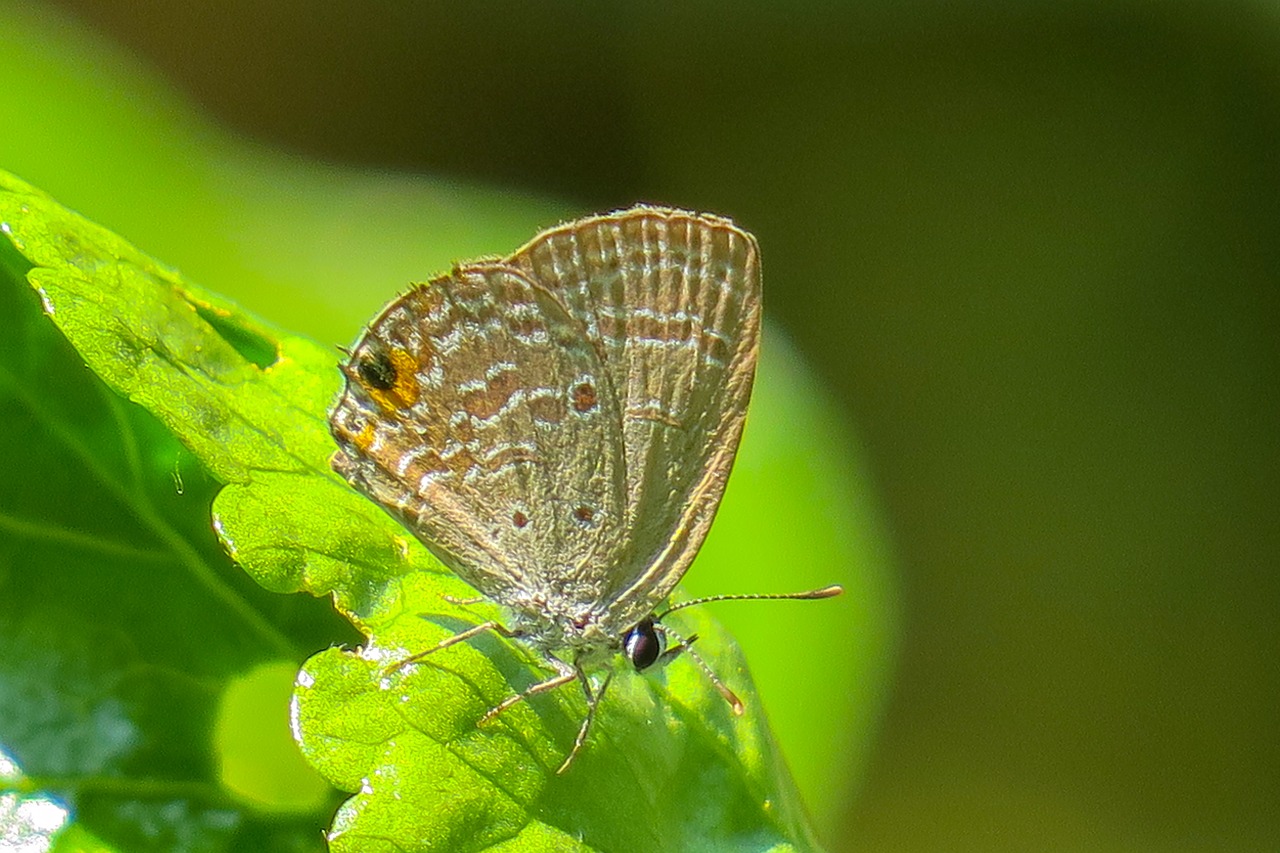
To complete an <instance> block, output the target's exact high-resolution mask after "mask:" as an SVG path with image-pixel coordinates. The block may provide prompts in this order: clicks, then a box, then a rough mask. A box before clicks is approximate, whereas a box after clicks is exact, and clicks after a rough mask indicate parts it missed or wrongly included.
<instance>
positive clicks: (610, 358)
mask: <svg viewBox="0 0 1280 853" xmlns="http://www.w3.org/2000/svg"><path fill="white" fill-rule="evenodd" d="M760 291H761V277H760V252H759V247H758V245H757V243H756V240H755V238H754V237H753V236H752V235H751V234H750V233H748V232H747V231H744V230H742V229H741V228H738V227H737V226H736V225H734V224H733V223H732V222H731V221H730V220H728V219H724V218H721V217H718V216H713V215H709V214H697V213H691V212H688V211H683V210H675V209H669V208H661V207H651V206H644V205H641V206H636V207H633V208H630V209H627V210H621V211H616V212H613V213H608V214H603V215H597V216H590V217H586V218H583V219H579V220H576V221H573V222H569V223H567V224H563V225H560V226H558V227H556V228H551V229H549V230H546V231H543V232H542V233H540V234H538V235H537V236H535V237H534V238H533V239H532V240H531V241H530V242H528V243H527V244H525V245H524V246H522V247H521V248H519V249H517V250H516V251H515V252H514V253H513V254H511V255H509V256H507V257H505V258H498V259H485V260H478V261H474V262H468V263H461V264H457V265H455V266H454V268H453V269H452V270H451V271H450V272H449V273H447V274H445V275H442V276H440V277H438V278H435V279H433V280H431V281H429V282H427V283H426V284H422V285H418V286H416V287H414V288H413V289H412V290H410V291H409V292H407V293H405V294H403V295H402V296H400V297H398V298H397V299H395V300H394V301H392V302H391V303H390V304H389V305H387V306H386V307H385V308H384V309H383V311H382V312H381V313H380V314H379V315H378V316H377V317H376V318H374V320H373V321H372V322H371V323H370V324H369V326H368V328H367V329H366V330H365V331H364V333H363V334H362V335H361V337H360V338H359V340H358V341H357V342H356V344H355V345H354V346H353V347H352V348H351V349H350V350H349V351H348V359H347V361H346V363H345V364H344V365H343V366H342V371H343V374H344V375H345V377H346V384H345V387H344V389H343V391H342V394H341V396H340V398H339V400H338V402H337V404H336V405H335V406H334V408H333V410H332V412H331V414H330V419H329V423H330V428H331V431H332V433H333V436H334V438H335V439H336V441H337V443H338V447H339V450H338V451H337V453H335V454H334V456H333V460H332V465H333V468H334V470H336V471H337V472H338V473H339V474H340V475H342V476H343V477H344V478H345V479H346V480H347V481H348V482H349V483H350V484H351V485H352V486H353V487H354V488H355V489H357V490H358V491H359V492H361V493H362V494H364V495H365V496H367V497H368V498H369V499H370V500H372V501H373V502H374V503H375V504H377V505H378V506H380V507H381V508H382V509H384V510H385V511H386V512H388V513H389V514H390V515H391V516H393V517H394V518H396V519H397V520H399V521H400V522H401V523H402V524H403V525H404V526H405V527H406V528H408V529H409V530H410V531H411V532H412V533H413V534H414V535H415V536H416V537H417V538H418V539H419V540H421V541H422V543H423V544H424V545H426V547H427V548H428V549H429V550H430V551H431V553H432V554H434V555H435V556H436V557H437V558H438V559H439V560H440V561H441V562H443V563H444V564H445V565H446V566H448V567H449V568H450V569H452V570H453V571H454V572H455V573H456V574H457V575H458V576H459V577H460V578H462V580H464V581H466V582H467V583H468V584H470V585H471V586H472V587H474V588H475V589H476V590H477V591H478V592H480V593H481V594H482V596H483V597H484V598H486V599H489V600H491V601H493V602H496V603H497V604H499V605H501V606H502V607H503V608H504V611H505V613H506V614H508V616H509V618H508V619H507V620H505V624H504V622H500V621H498V620H491V621H486V622H482V623H480V624H477V625H475V626H472V627H470V628H468V629H466V630H464V631H462V632H460V633H458V634H455V635H454V636H452V637H449V638H448V639H446V640H444V641H442V642H441V643H439V644H437V645H436V646H433V647H432V648H429V649H427V650H425V651H422V652H419V653H417V654H414V655H412V656H410V657H408V658H405V659H403V660H401V661H399V662H398V663H396V664H394V665H393V666H392V667H391V668H390V670H389V671H394V670H397V669H400V668H402V667H403V666H406V665H408V664H410V663H413V662H416V661H418V660H421V659H423V658H424V657H426V656H428V655H430V654H433V653H435V652H437V651H439V650H441V649H443V648H447V647H448V646H450V645H453V644H455V643H458V642H462V641H464V640H467V639H469V638H471V637H474V636H477V635H479V634H481V633H484V632H486V631H494V632H497V633H500V634H502V635H504V636H506V637H508V638H511V639H513V640H515V641H517V642H521V643H524V644H525V645H527V646H529V647H531V648H533V649H534V650H536V651H537V652H538V653H539V654H540V655H541V657H542V658H543V660H545V662H546V664H547V665H548V668H549V669H550V670H552V671H553V672H554V674H553V675H551V676H549V677H548V678H546V679H544V680H542V681H539V682H537V683H535V684H534V685H532V686H531V687H529V688H527V689H525V690H523V691H522V692H519V693H516V694H513V695H512V696H510V697H509V698H507V699H506V700H504V701H503V702H501V703H499V704H498V705H496V706H495V707H493V708H491V709H490V710H489V711H488V713H486V714H485V715H484V716H483V717H482V718H481V722H482V723H483V722H485V721H487V720H490V719H493V718H494V717H496V716H497V715H498V714H500V713H502V712H503V711H504V710H506V709H507V708H509V707H511V706H512V705H514V704H516V703H517V702H520V701H523V700H525V699H528V698H529V697H530V696H534V695H536V694H539V693H543V692H546V691H548V690H552V689H554V688H556V687H560V686H562V685H566V684H570V683H572V682H574V681H577V682H579V683H580V684H581V685H582V689H583V691H584V693H585V695H586V700H587V714H586V716H585V718H584V719H583V721H582V724H581V726H580V728H579V731H578V734H577V737H576V738H575V740H574V743H573V747H572V749H571V750H570V751H569V753H568V755H567V757H566V758H565V760H564V762H563V764H562V765H561V766H560V768H559V770H558V771H557V772H564V771H565V770H566V769H568V767H569V766H570V764H571V763H572V761H573V758H574V756H576V755H577V754H578V752H579V750H580V749H581V748H582V746H583V744H584V743H585V742H586V739H587V735H588V732H589V731H590V728H591V724H592V720H593V719H594V717H595V712H596V708H597V707H598V706H599V703H600V700H601V698H602V697H603V695H604V693H605V690H606V689H607V688H608V685H609V681H610V679H611V678H612V677H613V669H612V668H611V667H610V668H609V672H608V675H607V676H606V677H605V679H604V681H603V682H602V683H601V684H600V686H599V687H598V688H596V687H593V685H592V683H591V680H590V678H589V677H588V673H589V672H590V671H592V670H596V669H599V668H604V667H607V665H608V664H609V663H610V661H611V660H612V659H613V658H614V657H615V656H616V655H618V654H622V655H623V656H624V657H625V658H626V659H627V660H628V661H629V662H630V664H631V666H632V668H634V669H635V670H636V671H644V670H647V669H650V668H652V667H655V666H660V665H662V664H665V663H667V662H669V661H670V660H672V659H674V658H675V657H677V656H679V655H681V654H688V655H689V656H690V657H691V658H693V659H694V660H695V661H696V662H697V663H698V664H699V665H700V666H701V668H702V669H703V671H704V672H705V673H706V674H707V676H708V677H709V678H710V680H711V682H712V684H713V685H714V686H715V687H716V689H717V690H718V691H719V692H720V694H721V695H722V696H724V697H725V699H726V700H727V701H728V702H729V703H730V705H731V706H732V707H733V709H734V711H735V712H736V713H741V712H742V703H741V701H740V700H739V699H738V698H737V696H735V695H734V694H733V693H732V691H730V690H729V689H728V688H727V687H726V686H725V685H724V684H723V682H721V680H720V679H719V678H717V677H716V675H715V674H714V672H712V670H711V669H710V667H708V666H707V665H706V663H705V662H704V661H702V659H701V658H700V657H699V656H698V655H697V654H696V653H695V652H694V651H693V650H692V649H691V645H692V643H693V642H694V641H695V640H696V639H697V638H696V635H695V636H690V637H687V638H682V637H679V636H678V635H677V634H676V633H675V632H674V631H673V630H672V629H671V628H670V627H668V626H665V625H663V623H662V619H663V617H665V616H666V615H668V614H669V613H671V612H673V611H675V610H679V609H681V608H684V607H688V606H691V605H694V604H701V603H705V602H707V601H716V600H726V599H761V598H772V599H784V598H785V599H817V598H828V597H831V596H834V595H838V594H839V593H840V592H841V588H840V587H839V586H829V587H825V588H823V589H818V590H812V591H808V592H800V593H782V594H764V595H752V594H748V595H722V596H711V597H708V598H702V599H696V600H692V601H685V602H682V603H680V604H677V605H674V606H670V607H666V608H665V609H662V604H663V602H665V601H666V600H667V597H668V595H669V594H670V593H671V592H672V590H673V589H674V588H675V586H676V584H677V583H678V582H679V581H680V579H681V577H682V576H683V575H684V573H685V571H686V570H687V569H688V568H689V565H690V563H692V562H693V559H694V557H695V556H696V555H697V553H698V549H699V548H700V547H701V545H702V543H703V540H704V539H705V538H706V535H707V532H708V530H709V529H710V527H711V523H712V520H713V519H714V517H715V514H716V510H717V508H718V507H719V505H720V499H721V496H722V495H723V494H724V489H725V483H726V482H727V480H728V478H729V472H730V469H731V467H732V465H733V460H734V456H735V454H736V453H737V449H738V442H739V439H740V437H741V434H742V427H743V423H744V421H745V418H746V414H747V404H748V401H749V399H750V396H751V386H752V383H753V381H754V377H755V369H756V361H757V356H758V353H759V341H760V315H761V293H760ZM673 641H674V642H673Z"/></svg>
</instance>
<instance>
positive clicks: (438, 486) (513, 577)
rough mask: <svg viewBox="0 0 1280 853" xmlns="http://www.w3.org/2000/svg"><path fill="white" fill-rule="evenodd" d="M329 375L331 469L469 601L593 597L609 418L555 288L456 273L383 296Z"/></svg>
mask: <svg viewBox="0 0 1280 853" xmlns="http://www.w3.org/2000/svg"><path fill="white" fill-rule="evenodd" d="M344 372H345V373H346V376H347V384H346V388H345V389H344V392H343V395H342V397H341V398H340V400H339V402H338V404H337V406H336V407H335V408H334V410H333V412H332V414H331V416H330V426H331V430H332V432H333V434H334V436H335V438H336V439H337V441H338V445H339V447H340V450H339V452H338V453H337V454H335V456H334V460H333V467H334V469H335V470H337V471H338V472H339V473H340V474H342V475H343V476H344V477H346V478H347V480H348V481H350V482H351V484H352V485H353V486H355V487H356V488H357V489H358V490H359V491H361V492H363V493H364V494H365V495H367V496H368V497H369V498H371V499H372V500H373V501H374V502H375V503H377V504H379V505H380V506H382V507H383V508H384V509H386V510H387V512H389V513H390V514H391V515H392V516H394V517H395V518H397V519H398V520H400V521H401V522H402V523H403V524H404V525H405V526H406V527H408V528H409V529H410V530H411V531H413V533H414V534H415V535H416V536H417V537H418V538H419V539H420V540H421V541H422V542H423V543H424V544H425V545H426V546H427V547H428V548H429V549H430V550H431V551H432V552H433V553H434V554H435V555H436V556H437V557H439V558H440V559H441V561H443V562H444V563H445V564H446V565H448V566H449V567H450V568H451V569H453V570H454V571H455V572H456V573H457V574H458V575H459V576H461V577H462V579H463V580H465V581H467V582H468V583H469V584H471V585H472V586H474V587H475V588H476V589H477V590H479V591H480V592H482V593H484V594H485V595H487V596H489V597H491V598H493V599H495V600H497V601H499V602H502V603H504V604H507V605H509V606H512V607H514V608H516V609H518V610H525V611H528V612H531V613H537V614H541V613H542V612H543V609H542V608H543V600H544V599H546V598H547V597H549V596H550V597H556V598H557V600H558V601H560V602H562V603H563V604H564V606H565V608H567V609H568V610H569V611H573V610H574V608H575V607H578V605H582V606H585V604H583V602H587V603H589V602H590V601H591V600H592V599H593V597H594V589H593V588H590V587H589V586H588V587H585V588H584V587H581V586H579V585H578V579H580V578H581V577H582V574H581V572H580V571H579V569H580V567H581V566H583V565H595V564H598V563H599V562H601V561H607V560H609V559H611V557H610V555H611V554H614V553H616V552H617V551H618V549H619V548H620V544H619V539H620V536H621V524H620V523H619V520H620V519H621V517H622V513H623V509H624V506H625V499H624V497H623V477H622V469H623V465H624V464H625V463H624V459H623V454H622V447H621V440H620V436H619V435H618V431H617V423H618V419H619V417H620V415H619V413H618V411H617V409H616V395H615V394H614V393H613V391H612V389H611V387H610V386H609V377H608V375H607V374H606V373H605V371H604V368H603V365H602V363H601V359H600V355H599V352H598V349H597V348H596V347H595V346H594V344H593V343H592V342H591V341H589V340H588V338H587V337H586V336H585V334H584V332H583V327H582V323H581V321H580V320H578V319H576V318H574V317H572V316H570V315H569V314H568V313H567V312H566V311H565V309H564V307H563V305H562V304H561V302H560V301H559V300H558V299H557V298H555V297H554V296H553V295H551V294H550V293H548V292H547V290H546V289H544V288H542V287H540V286H539V285H538V284H536V283H535V282H532V281H530V280H529V279H528V277H527V276H525V275H524V274H522V273H521V272H520V271H519V270H517V269H513V268H511V267H509V266H505V265H503V264H501V263H497V262H490V263H478V264H472V265H466V266H461V267H458V268H457V269H455V270H454V271H453V272H452V273H451V274H449V275H447V276H443V277H441V278H439V279H436V280H434V281H432V282H430V283H429V284H426V285H421V286H419V287H417V288H415V289H414V290H413V291H411V292H409V293H407V294H406V295H404V296H403V297H401V298H400V299H398V300H396V301H395V302H393V303H392V304H391V305H389V306H388V307H387V309H386V310H385V311H384V312H383V313H382V314H381V315H380V316H379V317H378V318H376V319H375V320H374V321H373V323H372V324H371V325H370V327H369V329H368V330H367V331H366V332H365V334H364V335H363V336H362V337H361V339H360V340H359V342H358V343H357V344H356V346H355V348H354V349H353V350H352V352H351V358H350V360H349V362H348V363H347V364H346V366H345V367H344ZM579 609H580V608H579Z"/></svg>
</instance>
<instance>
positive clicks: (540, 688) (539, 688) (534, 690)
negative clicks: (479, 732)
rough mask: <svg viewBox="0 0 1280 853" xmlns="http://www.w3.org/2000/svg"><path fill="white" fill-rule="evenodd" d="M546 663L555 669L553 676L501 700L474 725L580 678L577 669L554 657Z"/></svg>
mask: <svg viewBox="0 0 1280 853" xmlns="http://www.w3.org/2000/svg"><path fill="white" fill-rule="evenodd" d="M547 662H548V663H550V664H551V665H552V666H553V667H555V670H556V674H555V675H553V676H552V677H551V678H548V679H547V680H546V681H539V682H538V683H537V684H534V685H533V686H531V687H526V688H525V689H524V690H523V691H521V692H519V693H517V694H516V695H514V696H509V697H507V698H506V699H503V700H502V701H501V702H499V703H498V704H497V705H494V706H493V707H492V708H490V709H489V710H488V711H486V712H485V715H484V716H483V717H481V718H480V721H479V722H478V723H476V725H481V726H482V725H484V724H485V723H487V722H489V721H490V720H492V719H493V718H494V717H496V716H498V715H499V714H501V713H502V712H503V711H505V710H507V709H508V708H510V707H511V706H512V705H514V704H516V703H517V702H521V701H523V700H525V699H528V698H529V697H530V696H536V695H537V694H539V693H546V692H547V691H548V690H555V689H556V688H557V687H559V686H560V685H562V684H568V683H569V682H570V681H573V680H574V679H576V678H578V677H579V676H580V673H579V671H578V670H577V669H575V668H573V667H572V666H569V664H567V663H565V662H564V661H562V660H560V658H558V657H556V656H554V655H547Z"/></svg>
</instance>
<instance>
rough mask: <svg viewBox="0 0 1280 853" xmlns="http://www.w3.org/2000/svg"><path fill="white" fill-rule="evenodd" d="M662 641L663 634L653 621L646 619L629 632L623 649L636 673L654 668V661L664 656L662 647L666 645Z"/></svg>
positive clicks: (624, 640) (623, 643) (623, 642)
mask: <svg viewBox="0 0 1280 853" xmlns="http://www.w3.org/2000/svg"><path fill="white" fill-rule="evenodd" d="M662 639H663V638H662V634H660V633H659V632H658V630H657V629H656V628H654V625H653V620H652V619H645V620H644V621H642V622H641V623H640V624H639V625H636V626H635V627H634V628H632V629H631V630H630V631H628V632H627V636H626V637H625V638H624V639H623V641H622V649H623V651H624V652H625V653H626V655H627V660H629V661H631V665H632V666H634V667H635V668H636V672H643V671H644V670H646V669H648V668H649V667H651V666H653V663H654V661H656V660H657V659H658V657H659V656H660V655H661V654H662V647H663V645H665V644H664V643H663V641H662Z"/></svg>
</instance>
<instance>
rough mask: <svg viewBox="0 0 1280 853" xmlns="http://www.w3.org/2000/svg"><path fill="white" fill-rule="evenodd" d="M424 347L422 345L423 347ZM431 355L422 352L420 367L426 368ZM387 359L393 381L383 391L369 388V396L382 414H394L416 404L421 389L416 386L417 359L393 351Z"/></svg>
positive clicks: (405, 352) (406, 353) (427, 352)
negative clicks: (389, 363)
mask: <svg viewBox="0 0 1280 853" xmlns="http://www.w3.org/2000/svg"><path fill="white" fill-rule="evenodd" d="M425 346H426V345H425V344H424V347H425ZM432 355H433V354H432V353H431V352H430V351H429V350H424V352H423V354H422V359H421V365H422V366H424V367H425V366H426V365H428V364H429V363H430V361H431V357H432ZM387 359H388V360H389V361H390V362H391V368H392V371H393V375H394V376H395V380H394V381H393V382H392V384H391V387H390V388H387V389H386V390H385V391H384V390H380V389H377V388H369V389H368V391H369V396H371V397H373V400H374V402H375V403H377V404H378V406H379V408H381V409H382V410H383V411H384V412H394V411H396V410H397V409H407V408H409V407H410V406H412V405H413V404H414V403H416V402H418V397H419V396H421V394H422V389H421V387H419V385H418V376H417V372H418V370H419V359H417V358H414V357H413V355H412V354H410V353H409V352H408V351H407V350H402V349H393V350H391V351H390V352H389V353H388V354H387Z"/></svg>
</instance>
